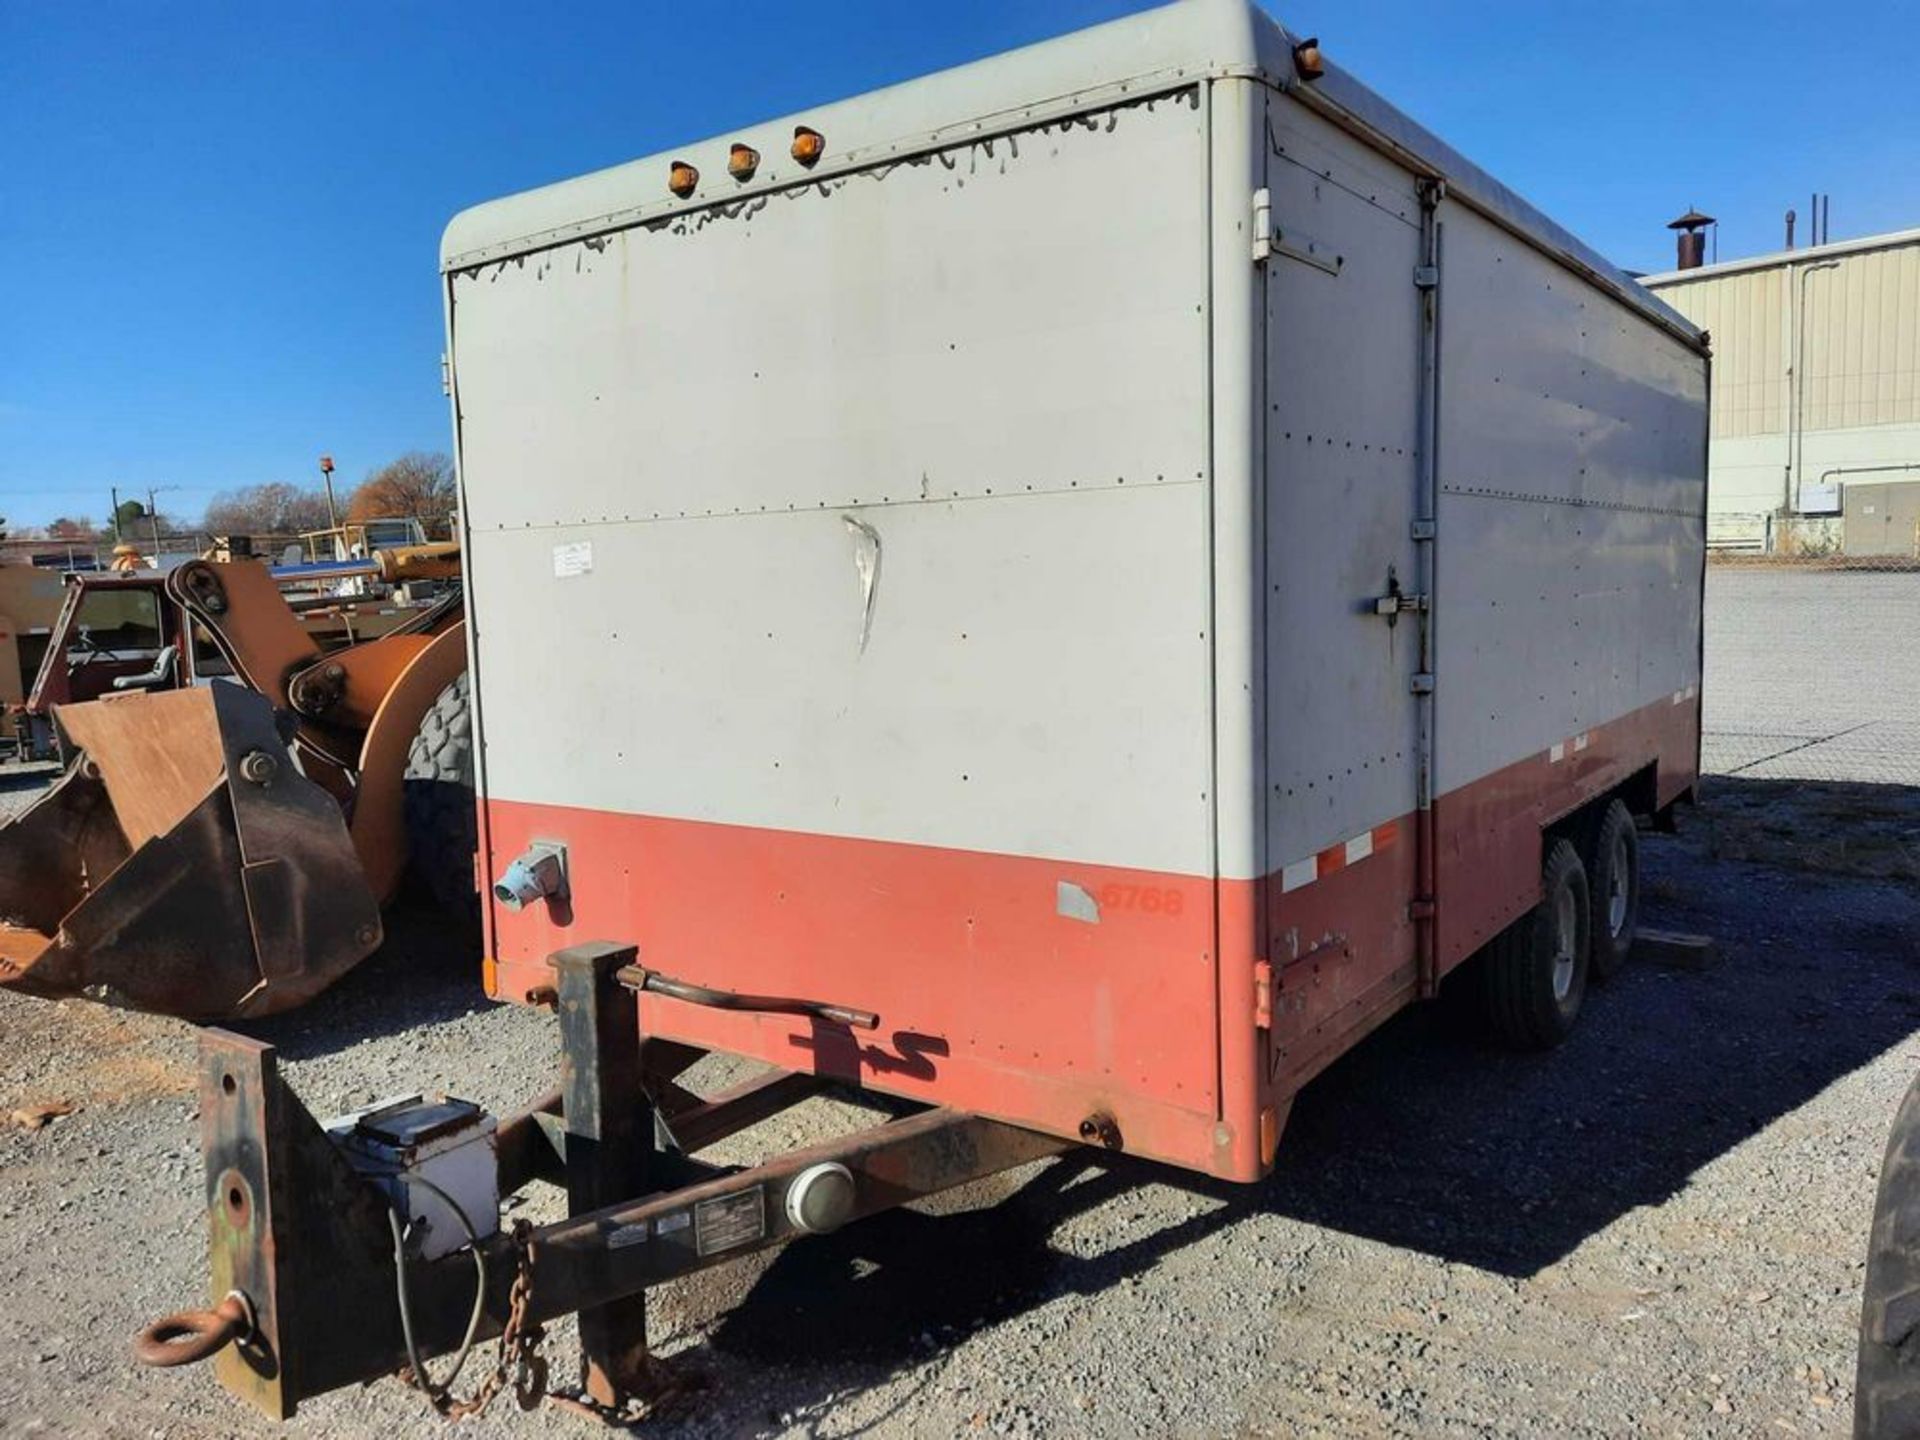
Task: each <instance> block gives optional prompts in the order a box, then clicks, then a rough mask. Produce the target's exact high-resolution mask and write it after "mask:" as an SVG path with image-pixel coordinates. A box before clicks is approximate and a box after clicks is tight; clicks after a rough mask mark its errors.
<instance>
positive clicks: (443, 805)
mask: <svg viewBox="0 0 1920 1440" xmlns="http://www.w3.org/2000/svg"><path fill="white" fill-rule="evenodd" d="M404 789H405V792H406V804H407V846H408V851H409V860H410V863H411V864H412V867H413V874H414V876H415V878H416V879H417V880H418V881H419V882H420V884H421V885H422V886H423V887H424V888H425V890H426V891H427V893H428V894H429V895H431V896H432V897H433V899H434V901H435V902H436V903H437V904H439V905H440V906H441V907H442V908H443V909H445V910H447V911H448V912H450V913H451V914H453V915H455V916H458V917H459V918H461V919H478V918H479V914H480V893H479V890H478V888H477V887H476V885H475V883H474V878H473V857H474V853H475V851H476V850H477V849H478V847H479V825H478V821H477V819H476V817H475V814H474V776H473V721H472V718H471V716H470V714H469V712H468V709H467V677H466V674H465V673H464V672H463V673H462V674H461V675H459V676H458V677H457V678H456V679H455V680H454V681H453V682H452V683H451V684H449V685H448V686H447V688H446V689H444V690H442V691H441V692H440V694H439V697H438V698H437V699H436V700H435V701H434V702H433V707H432V708H431V709H430V710H428V711H427V713H426V714H425V715H424V716H423V717H422V718H421V721H420V729H419V730H418V731H417V732H416V733H415V735H414V737H413V743H412V744H411V745H410V746H409V747H408V749H407V769H406V775H405V777H404Z"/></svg>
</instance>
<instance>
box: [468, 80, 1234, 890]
mask: <svg viewBox="0 0 1920 1440" xmlns="http://www.w3.org/2000/svg"><path fill="white" fill-rule="evenodd" d="M1197 102H1198V95H1197V93H1196V90H1195V89H1193V88H1190V89H1189V90H1188V91H1186V92H1184V93H1180V94H1173V95H1161V96H1159V97H1156V98H1150V99H1144V100H1139V101H1130V102H1128V103H1126V104H1123V105H1121V106H1119V107H1117V108H1115V109H1112V110H1110V111H1107V112H1105V113H1102V114H1098V115H1095V116H1090V117H1083V118H1081V119H1078V120H1074V121H1071V122H1059V123H1053V124H1048V125H1043V126H1039V127H1036V128H1033V129H1030V130H1027V131H1024V132H1022V133H1020V134H1019V135H1017V136H1002V137H998V138H995V139H991V140H989V139H982V140H979V141H970V142H964V143H962V144H961V145H959V146H957V147H955V148H953V149H951V150H948V151H945V152H942V153H941V154H940V155H937V156H933V157H928V158H926V159H924V160H921V161H915V162H903V163H901V164H898V165H893V166H889V167H886V168H885V169H883V170H875V171H868V172H863V173H861V174H858V175H854V176H849V177H844V178H843V179H841V180H838V181H835V182H832V183H831V184H829V185H827V186H822V187H814V188H809V189H807V190H805V191H790V192H787V193H783V194H779V195H775V196H770V197H764V198H763V199H762V200H761V201H759V202H758V203H757V204H750V205H749V206H748V207H746V208H744V209H742V210H740V211H739V212H737V213H735V212H733V211H731V210H729V211H726V212H723V211H720V210H708V211H703V212H700V213H698V214H695V215H691V216H680V217H674V218H672V219H669V220H667V221H664V222H662V223H659V224H656V225H652V226H642V227H637V228H634V229H630V230H626V231H623V232H621V233H618V234H614V235H609V236H606V237H596V238H592V239H583V240H578V241H574V242H571V243H569V244H567V245H564V246H561V247H557V248H555V249H551V250H548V251H544V252H541V253H540V254H537V255H530V256H526V257H522V258H516V259H512V260H504V261H496V262H492V263H490V264H488V265H485V266H483V267H480V268H478V269H476V270H474V271H471V272H462V273H460V274H457V275H455V276H454V277H453V280H452V286H453V302H454V304H453V340H454V348H453V369H454V377H455V383H454V388H455V395H456V400H457V404H458V407H459V414H460V437H461V478H462V483H463V486H464V496H465V499H464V504H463V516H464V519H465V522H466V527H467V541H468V546H469V549H468V559H467V565H468V574H469V576H470V579H471V585H470V589H469V603H470V605H471V614H472V619H473V633H474V640H473V645H474V652H473V653H474V658H475V670H474V674H475V683H476V686H477V691H476V694H477V697H478V702H477V705H476V714H477V716H478V728H479V733H480V737H481V741H482V745H483V754H484V783H485V789H486V793H487V795H488V797H489V799H492V800H503V799H504V800H520V801H528V802H536V803H541V804H547V805H565V806H573V807H579V808H584V809H594V810H600V811H614V812H622V813H629V814H643V815H652V816H668V817H673V818H679V819H693V820H702V821H711V822H718V823H725V824H732V825H746V826H758V827H765V828H771V829H778V830H789V831H795V830H797V831H807V832H810V833H815V834H832V835H842V836H855V837H864V838H870V839H880V840H888V841H895V842H907V843H919V844H929V845H940V846H945V847H951V848H957V849H967V850H978V851H991V852H994V853H999V854H1023V855H1033V856H1046V857H1051V858H1060V859H1069V860H1077V861H1083V862H1091V863H1100V864H1110V865H1123V866H1132V867H1137V868H1141V869H1151V870H1157V871H1172V872H1179V873H1186V874H1205V873H1208V872H1209V871H1210V869H1211V865H1212V857H1211V842H1212V826H1213V816H1212V808H1211V806H1212V801H1211V789H1212V786H1211V771H1210V750H1209V735H1210V721H1211V709H1210V701H1211V694H1210V690H1209V687H1208V664H1209V659H1210V654H1211V652H1210V644H1209V628H1210V627H1209V598H1210V597H1209V588H1208V568H1207V564H1208V556H1207V486H1206V483H1205V481H1206V479H1207V478H1208V474H1207V413H1208V411H1207V407H1208V391H1207V367H1206V356H1207V343H1208V330H1207V313H1206V311H1207V305H1206V301H1207V226H1206V217H1207V203H1206V201H1207V193H1206V186H1207V168H1206V133H1205V121H1204V116H1203V113H1202V111H1201V110H1200V108H1199V106H1198V103H1197ZM1088 217H1096V218H1097V221H1098V223H1089V219H1088Z"/></svg>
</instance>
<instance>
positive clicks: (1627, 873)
mask: <svg viewBox="0 0 1920 1440" xmlns="http://www.w3.org/2000/svg"><path fill="white" fill-rule="evenodd" d="M1632 866H1633V857H1632V856H1630V855H1629V854H1628V853H1627V837H1626V836H1625V835H1616V836H1614V837H1613V853H1612V854H1611V855H1610V856H1608V857H1607V934H1609V935H1611V936H1612V937H1613V938H1614V939H1616V940H1618V939H1619V938H1620V936H1621V935H1622V934H1623V933H1625V931H1626V928H1627V908H1628V902H1629V901H1630V900H1631V899H1632V898H1633V878H1632V876H1633V872H1632Z"/></svg>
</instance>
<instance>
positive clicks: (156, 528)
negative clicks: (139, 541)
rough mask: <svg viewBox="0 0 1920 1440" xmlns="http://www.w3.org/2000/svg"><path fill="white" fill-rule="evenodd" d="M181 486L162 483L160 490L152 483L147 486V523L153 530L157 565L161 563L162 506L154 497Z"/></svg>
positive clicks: (154, 553)
mask: <svg viewBox="0 0 1920 1440" xmlns="http://www.w3.org/2000/svg"><path fill="white" fill-rule="evenodd" d="M179 488H180V487H179V486H178V485H162V486H160V487H159V489H158V490H156V489H155V488H154V487H153V486H151V485H149V486H148V487H147V524H148V526H149V527H150V528H151V529H152V531H153V563H154V564H155V565H158V564H159V563H160V507H159V506H157V505H155V504H154V503H153V497H154V496H155V495H156V494H158V493H162V492H164V491H167V490H178V489H179Z"/></svg>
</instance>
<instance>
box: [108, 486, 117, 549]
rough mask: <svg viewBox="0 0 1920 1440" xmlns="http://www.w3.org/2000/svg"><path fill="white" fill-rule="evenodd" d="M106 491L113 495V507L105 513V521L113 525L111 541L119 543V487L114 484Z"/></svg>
mask: <svg viewBox="0 0 1920 1440" xmlns="http://www.w3.org/2000/svg"><path fill="white" fill-rule="evenodd" d="M107 493H108V494H109V495H111V496H113V509H112V510H111V511H109V512H108V514H107V523H108V524H109V525H111V526H113V543H114V544H116V545H118V544H119V543H120V487H119V486H118V485H114V486H112V487H110V488H109V489H108V491H107Z"/></svg>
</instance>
